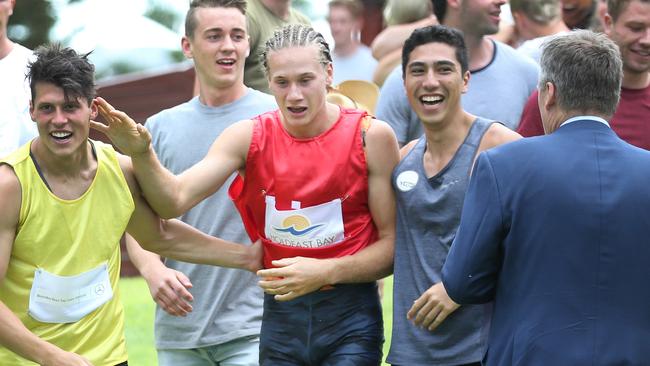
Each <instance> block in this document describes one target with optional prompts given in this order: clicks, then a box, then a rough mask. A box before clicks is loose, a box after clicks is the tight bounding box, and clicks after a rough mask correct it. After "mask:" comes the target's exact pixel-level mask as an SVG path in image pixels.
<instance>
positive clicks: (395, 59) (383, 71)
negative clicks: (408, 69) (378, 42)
mask: <svg viewBox="0 0 650 366" xmlns="http://www.w3.org/2000/svg"><path fill="white" fill-rule="evenodd" d="M401 63H402V50H401V49H398V50H394V51H392V52H390V53H388V54H387V55H385V56H384V57H382V58H381V59H380V60H379V63H378V64H377V67H376V68H375V72H374V73H373V75H372V81H373V82H374V83H375V84H377V85H378V86H380V87H381V86H382V85H384V81H386V78H387V77H388V75H390V73H391V72H393V70H395V67H396V66H397V65H399V64H401Z"/></svg>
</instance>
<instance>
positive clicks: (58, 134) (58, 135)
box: [50, 131, 72, 141]
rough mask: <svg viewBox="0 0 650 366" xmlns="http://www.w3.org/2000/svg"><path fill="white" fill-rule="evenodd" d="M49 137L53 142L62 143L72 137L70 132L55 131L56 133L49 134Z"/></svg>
mask: <svg viewBox="0 0 650 366" xmlns="http://www.w3.org/2000/svg"><path fill="white" fill-rule="evenodd" d="M50 136H52V138H54V139H55V140H58V141H63V140H67V139H69V138H70V137H72V132H63V131H57V132H52V133H50Z"/></svg>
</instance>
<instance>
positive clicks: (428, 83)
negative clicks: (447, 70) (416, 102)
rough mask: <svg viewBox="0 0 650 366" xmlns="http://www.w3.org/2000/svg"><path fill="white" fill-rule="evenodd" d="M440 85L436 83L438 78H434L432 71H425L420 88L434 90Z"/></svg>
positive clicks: (434, 74)
mask: <svg viewBox="0 0 650 366" xmlns="http://www.w3.org/2000/svg"><path fill="white" fill-rule="evenodd" d="M438 85H440V82H438V78H437V77H436V73H435V71H434V70H432V69H430V70H429V71H427V74H426V75H425V77H424V82H423V83H422V86H423V87H424V88H425V89H427V90H431V89H435V88H437V87H438Z"/></svg>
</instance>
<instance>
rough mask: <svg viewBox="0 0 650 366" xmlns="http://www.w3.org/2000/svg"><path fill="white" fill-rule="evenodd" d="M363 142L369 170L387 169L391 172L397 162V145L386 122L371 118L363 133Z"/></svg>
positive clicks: (393, 133)
mask: <svg viewBox="0 0 650 366" xmlns="http://www.w3.org/2000/svg"><path fill="white" fill-rule="evenodd" d="M365 144H366V156H367V160H368V168H369V171H370V172H371V173H372V172H374V171H384V170H388V169H389V171H390V172H392V170H393V167H395V165H397V162H399V145H398V144H397V138H396V137H395V132H393V129H392V128H391V127H390V126H389V125H388V123H386V122H384V121H380V120H378V119H374V118H373V119H372V121H371V122H370V127H369V128H368V130H367V131H366V134H365Z"/></svg>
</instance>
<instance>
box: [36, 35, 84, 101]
mask: <svg viewBox="0 0 650 366" xmlns="http://www.w3.org/2000/svg"><path fill="white" fill-rule="evenodd" d="M89 54H90V52H89V53H86V54H78V53H77V52H76V51H75V50H73V49H72V48H67V47H66V48H64V47H63V46H61V44H59V43H54V44H50V45H44V46H40V47H38V48H37V49H36V50H35V51H34V55H35V56H36V59H35V60H34V61H31V62H30V63H29V64H28V65H27V67H28V73H27V78H28V79H29V87H30V89H31V92H32V100H35V99H36V95H35V94H36V84H38V83H51V84H54V85H56V86H57V87H59V88H61V89H63V94H64V96H65V99H66V100H73V99H77V98H84V99H86V100H87V101H88V104H90V102H92V100H93V99H94V98H95V95H96V90H95V66H94V65H93V64H92V63H90V61H89V60H88V55H89Z"/></svg>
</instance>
